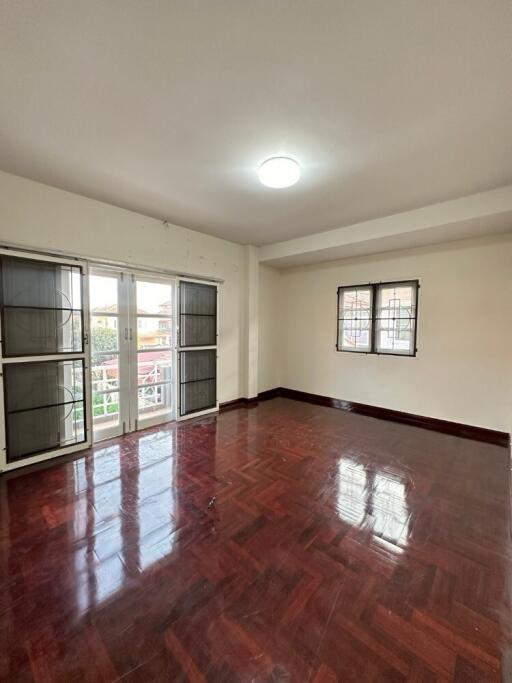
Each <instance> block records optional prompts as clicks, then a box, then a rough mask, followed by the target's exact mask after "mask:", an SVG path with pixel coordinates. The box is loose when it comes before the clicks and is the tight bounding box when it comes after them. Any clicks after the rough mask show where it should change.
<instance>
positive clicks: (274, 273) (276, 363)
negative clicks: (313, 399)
mask: <svg viewBox="0 0 512 683" xmlns="http://www.w3.org/2000/svg"><path fill="white" fill-rule="evenodd" d="M259 275H260V280H259V303H258V310H259V316H258V317H259V321H258V327H259V357H258V371H259V372H258V391H266V390H267V389H273V388H274V387H279V386H281V384H282V366H281V355H282V354H281V351H282V349H281V343H282V337H281V316H282V309H281V277H282V276H281V271H279V270H276V269H275V268H271V267H270V266H261V265H260V268H259Z"/></svg>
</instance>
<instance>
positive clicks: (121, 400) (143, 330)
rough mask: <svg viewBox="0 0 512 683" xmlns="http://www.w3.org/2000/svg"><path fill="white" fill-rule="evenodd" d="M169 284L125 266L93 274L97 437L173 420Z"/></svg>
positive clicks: (171, 288) (172, 320) (171, 285)
mask: <svg viewBox="0 0 512 683" xmlns="http://www.w3.org/2000/svg"><path fill="white" fill-rule="evenodd" d="M174 287H175V284H174V281H173V280H169V279H163V278H156V277H151V276H149V275H148V276H140V275H136V274H135V273H131V272H129V271H126V270H118V271H116V270H106V269H96V270H94V272H93V273H92V275H91V278H90V302H91V305H90V312H91V369H92V372H91V375H92V395H93V421H94V439H95V440H96V441H98V440H101V439H106V438H110V437H112V436H117V435H119V434H122V433H124V432H130V431H133V430H135V429H142V428H144V427H148V426H150V425H154V424H158V423H160V422H165V421H166V420H171V419H173V418H174V400H173V396H174V384H173V383H174V369H173V368H174V355H175V348H174V336H175V335H174V324H175V317H174V312H173V308H174Z"/></svg>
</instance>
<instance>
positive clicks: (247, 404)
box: [219, 396, 260, 413]
mask: <svg viewBox="0 0 512 683" xmlns="http://www.w3.org/2000/svg"><path fill="white" fill-rule="evenodd" d="M259 400H260V398H259V396H258V397H254V398H245V396H241V397H240V398H235V399H233V400H232V401H225V402H224V403H220V404H219V412H221V413H223V412H224V411H226V410H233V409H234V408H251V407H252V406H256V405H258V402H259Z"/></svg>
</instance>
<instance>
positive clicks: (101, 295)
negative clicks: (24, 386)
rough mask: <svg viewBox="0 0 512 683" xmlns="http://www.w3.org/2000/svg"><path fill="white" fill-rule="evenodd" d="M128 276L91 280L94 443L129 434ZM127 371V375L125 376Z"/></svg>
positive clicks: (102, 273) (99, 274) (105, 274)
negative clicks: (126, 280) (127, 402)
mask: <svg viewBox="0 0 512 683" xmlns="http://www.w3.org/2000/svg"><path fill="white" fill-rule="evenodd" d="M124 281H125V275H124V273H123V272H121V271H110V270H95V271H93V272H92V273H91V276H90V278H89V300H90V315H91V327H90V329H91V382H92V414H93V429H94V440H95V441H99V440H101V439H106V438H109V437H112V436H118V435H119V434H122V433H123V431H126V415H125V412H126V409H127V406H126V405H125V403H126V398H127V393H128V391H129V376H128V372H127V364H128V348H127V343H128V321H127V305H126V302H125V301H124V299H126V293H125V290H126V287H124ZM123 370H124V372H123Z"/></svg>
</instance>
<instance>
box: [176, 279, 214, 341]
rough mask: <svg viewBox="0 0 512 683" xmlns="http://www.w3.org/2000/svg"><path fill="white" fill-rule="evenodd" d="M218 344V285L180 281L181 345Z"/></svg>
mask: <svg viewBox="0 0 512 683" xmlns="http://www.w3.org/2000/svg"><path fill="white" fill-rule="evenodd" d="M216 344H217V287H215V286H213V285H204V284H200V283H197V282H187V281H182V282H181V283H180V346H181V347H190V346H215V345H216Z"/></svg>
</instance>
